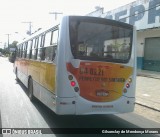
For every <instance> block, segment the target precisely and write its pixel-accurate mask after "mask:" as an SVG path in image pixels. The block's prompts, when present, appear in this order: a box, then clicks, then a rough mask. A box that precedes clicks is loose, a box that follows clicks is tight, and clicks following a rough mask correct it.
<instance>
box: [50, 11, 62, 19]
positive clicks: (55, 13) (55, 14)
mask: <svg viewBox="0 0 160 137" xmlns="http://www.w3.org/2000/svg"><path fill="white" fill-rule="evenodd" d="M49 14H54V16H55V20H57V15H58V14H63V13H61V12H49Z"/></svg>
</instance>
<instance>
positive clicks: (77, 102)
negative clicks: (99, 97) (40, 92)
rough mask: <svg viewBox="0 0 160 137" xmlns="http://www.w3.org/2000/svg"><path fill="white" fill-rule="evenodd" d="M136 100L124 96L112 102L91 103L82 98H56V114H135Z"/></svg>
mask: <svg viewBox="0 0 160 137" xmlns="http://www.w3.org/2000/svg"><path fill="white" fill-rule="evenodd" d="M134 106H135V98H129V97H125V96H122V97H121V98H120V99H118V100H116V101H112V102H100V103H97V102H91V101H88V100H86V99H84V98H82V97H80V96H79V97H76V98H74V97H73V98H56V114H59V115H92V114H117V113H128V112H133V111H134Z"/></svg>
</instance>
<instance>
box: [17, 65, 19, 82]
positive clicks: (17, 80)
mask: <svg viewBox="0 0 160 137" xmlns="http://www.w3.org/2000/svg"><path fill="white" fill-rule="evenodd" d="M16 81H17V82H19V78H18V74H17V68H16Z"/></svg>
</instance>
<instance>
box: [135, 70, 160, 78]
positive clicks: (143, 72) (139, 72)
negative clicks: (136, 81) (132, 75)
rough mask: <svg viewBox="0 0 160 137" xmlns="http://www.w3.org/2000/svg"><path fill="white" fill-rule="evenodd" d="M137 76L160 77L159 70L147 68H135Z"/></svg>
mask: <svg viewBox="0 0 160 137" xmlns="http://www.w3.org/2000/svg"><path fill="white" fill-rule="evenodd" d="M137 76H143V77H149V78H156V79H160V72H156V71H148V70H137Z"/></svg>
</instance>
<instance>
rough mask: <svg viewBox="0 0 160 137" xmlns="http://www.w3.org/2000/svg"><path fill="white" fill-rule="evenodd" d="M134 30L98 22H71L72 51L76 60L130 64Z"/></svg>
mask: <svg viewBox="0 0 160 137" xmlns="http://www.w3.org/2000/svg"><path fill="white" fill-rule="evenodd" d="M132 35H133V29H132V28H129V27H128V28H126V27H123V26H120V25H119V24H118V23H117V24H115V23H114V24H109V23H107V22H106V21H105V22H102V21H101V22H99V21H98V20H94V21H93V20H88V21H87V20H80V19H79V20H70V44H71V51H72V54H73V56H74V58H76V59H82V60H98V61H109V62H124V63H125V62H128V61H129V59H130V54H131V45H132Z"/></svg>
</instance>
